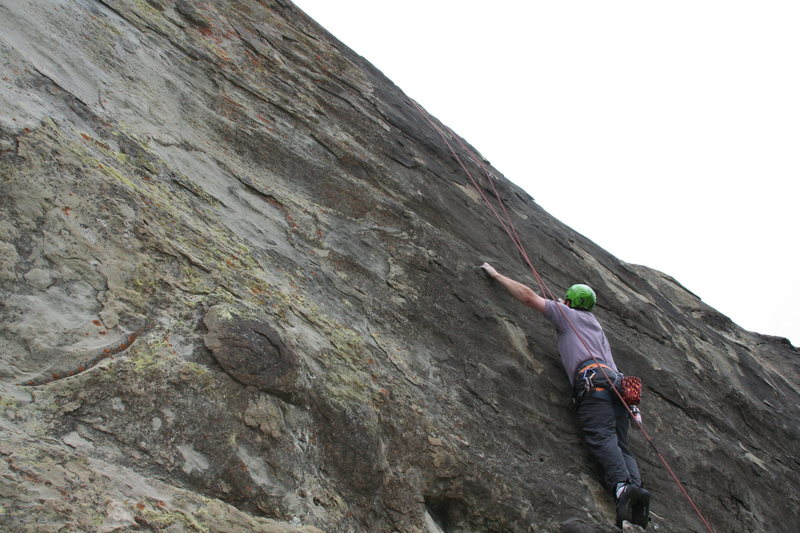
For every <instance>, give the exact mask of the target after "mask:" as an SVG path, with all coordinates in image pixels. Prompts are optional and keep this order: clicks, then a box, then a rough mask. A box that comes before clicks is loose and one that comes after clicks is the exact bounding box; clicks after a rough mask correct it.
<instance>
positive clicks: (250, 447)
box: [0, 0, 800, 533]
mask: <svg viewBox="0 0 800 533" xmlns="http://www.w3.org/2000/svg"><path fill="white" fill-rule="evenodd" d="M0 70H1V71H2V76H0V291H1V294H2V298H0V359H1V360H2V362H1V364H0V436H2V438H1V439H0V456H1V457H0V458H2V461H0V469H2V475H0V529H3V530H12V531H16V530H23V531H24V530H28V531H58V530H70V531H128V530H130V531H162V530H164V531H232V530H251V531H275V532H282V531H298V532H299V531H306V532H310V531H316V530H317V529H315V528H318V529H319V530H323V531H329V532H347V531H352V532H360V531H375V532H383V531H398V532H417V533H419V532H425V533H438V532H440V531H441V532H445V533H455V532H459V533H463V532H479V531H480V532H483V531H495V532H500V531H554V532H555V531H562V532H566V531H582V532H597V531H614V530H616V528H615V527H614V525H613V520H614V516H613V506H612V504H611V501H610V498H609V496H608V495H607V494H605V493H604V491H603V489H602V488H601V487H600V485H599V482H598V479H599V472H598V470H597V467H596V465H594V464H593V463H592V462H591V461H590V459H589V457H588V454H587V452H586V450H585V448H584V446H583V445H582V443H581V440H580V437H579V436H578V434H577V429H576V424H575V420H574V417H573V413H572V412H571V410H570V406H569V398H568V385H567V381H566V379H565V376H564V375H563V371H562V370H561V368H560V363H559V361H558V356H557V353H556V348H555V342H554V334H553V332H552V329H551V327H550V325H549V324H548V323H547V322H546V321H545V320H544V319H543V318H542V317H540V316H538V315H535V314H534V313H532V312H530V311H529V310H526V309H525V308H523V307H522V306H521V305H519V304H517V303H515V302H513V301H511V300H510V299H509V298H508V296H507V295H506V294H504V293H503V291H502V290H501V289H499V288H498V287H497V286H496V285H494V284H492V283H490V282H489V281H488V280H487V279H486V278H485V277H483V276H482V275H480V274H479V272H478V271H477V270H476V268H475V267H476V266H477V265H478V264H480V263H481V262H482V261H484V260H491V261H492V262H493V263H494V264H495V265H497V266H498V268H500V269H501V270H502V271H504V272H506V273H509V274H510V275H513V276H515V277H517V278H519V279H524V280H528V281H530V276H527V275H526V272H525V269H524V267H523V265H522V263H521V262H520V261H519V259H518V254H517V253H516V251H515V249H514V246H513V245H512V244H511V242H510V241H509V240H508V239H507V238H505V237H504V235H503V233H502V231H501V228H500V227H499V224H498V223H496V222H494V221H493V219H492V218H491V215H490V213H489V211H488V210H487V208H486V207H485V205H484V204H483V203H482V200H481V196H480V194H478V193H477V191H475V190H474V188H473V186H472V184H471V183H470V181H469V179H468V178H467V176H466V175H465V173H464V171H463V170H462V169H461V167H460V166H459V165H458V163H457V162H456V161H454V159H453V158H452V156H451V155H450V152H449V149H448V146H447V144H446V143H445V141H444V140H443V139H442V138H441V137H440V136H439V134H438V133H437V132H436V130H435V129H434V128H433V127H432V126H431V124H430V123H429V122H428V119H427V118H426V117H425V116H423V115H422V111H421V110H419V109H418V108H417V107H416V106H415V105H414V103H413V102H412V101H411V100H410V99H409V98H408V97H407V96H405V95H404V94H403V93H402V92H400V91H399V90H398V88H397V87H395V86H394V85H393V84H392V83H391V82H390V81H389V80H387V79H386V78H384V77H383V76H382V75H381V74H380V73H379V72H378V71H377V70H376V69H375V68H374V67H372V66H371V65H369V64H368V63H366V62H365V61H364V60H363V59H362V58H360V57H359V56H358V55H356V54H354V53H353V52H352V51H350V50H348V49H347V48H345V47H344V46H342V44H341V43H339V42H338V41H336V40H335V39H334V38H333V37H332V36H330V35H329V34H328V33H327V32H325V31H324V30H323V29H322V28H320V27H319V26H317V25H316V24H315V23H314V22H313V21H311V20H309V19H308V18H307V17H306V16H305V15H304V14H303V13H302V12H300V11H299V10H298V9H297V8H295V7H294V6H293V5H292V4H291V3H289V2H288V1H256V0H235V1H226V2H219V1H206V2H188V1H172V0H127V1H123V0H104V1H99V0H63V1H59V2H48V3H44V2H36V1H34V0H14V1H11V0H0ZM431 120H433V121H434V123H435V119H431ZM447 135H448V136H449V142H450V143H451V144H452V145H453V146H455V147H456V150H457V152H458V153H459V156H460V157H461V158H462V159H463V161H464V162H465V163H466V165H467V167H468V168H469V169H470V171H471V172H472V173H473V174H474V175H475V176H476V177H477V178H478V179H479V180H480V183H481V187H483V188H484V192H488V191H490V190H491V188H490V187H488V185H487V182H486V179H485V177H484V176H483V174H482V172H481V171H480V169H479V168H478V165H477V163H476V162H479V161H481V159H480V156H479V155H478V154H476V153H475V152H474V150H473V149H471V148H469V147H468V146H466V145H462V144H461V142H460V141H459V140H458V138H457V137H456V136H455V135H454V134H451V133H447ZM493 172H494V171H493ZM495 174H497V173H496V172H495ZM496 183H497V187H498V194H499V196H500V197H501V198H502V199H503V200H504V202H505V205H506V206H507V208H508V210H509V213H510V214H511V216H512V217H513V219H514V224H515V226H516V227H517V229H518V230H519V232H520V233H521V235H522V238H523V241H524V242H525V244H526V246H527V248H528V251H529V253H530V254H531V257H532V259H533V261H534V262H535V264H536V266H537V268H538V269H539V270H540V272H541V273H542V274H543V276H544V277H545V280H546V281H547V283H548V285H549V286H550V287H552V288H553V289H554V290H556V291H558V292H561V291H562V290H563V289H564V288H565V287H567V286H568V285H569V284H570V283H572V282H574V281H583V282H586V283H589V284H590V285H592V286H593V287H594V288H595V289H596V290H597V292H598V295H599V298H600V302H599V305H598V309H597V316H598V318H599V319H600V321H601V322H602V323H603V325H604V326H605V327H606V330H607V333H608V337H609V339H610V341H611V344H612V347H613V349H614V351H615V356H616V358H617V361H618V362H619V364H620V366H621V367H622V369H623V370H624V371H625V372H626V373H628V374H632V375H638V376H640V377H642V378H643V380H644V382H645V386H646V388H645V400H644V402H645V403H644V406H643V409H644V414H645V423H646V425H647V428H648V429H649V431H650V432H651V434H653V436H654V438H655V440H656V442H657V444H658V446H659V449H661V451H662V452H663V453H664V454H665V455H666V456H667V457H668V459H669V460H670V462H671V463H672V465H673V466H674V468H675V469H676V471H677V472H678V474H679V475H680V476H681V478H682V479H683V482H684V484H685V486H686V488H687V489H688V491H689V492H690V493H691V494H692V495H693V497H694V498H695V499H696V501H697V503H698V505H699V506H700V508H701V509H702V510H703V511H704V513H705V514H706V516H707V517H708V519H709V521H710V522H711V524H712V525H713V526H714V528H715V530H716V531H746V532H762V531H769V532H779V531H787V532H788V531H794V524H795V523H796V522H797V521H798V519H799V518H800V516H798V511H797V510H798V509H800V501H798V494H800V481H798V480H800V475H798V470H800V459H799V458H798V453H797V442H798V437H799V436H800V435H798V433H800V409H799V408H800V394H799V392H800V379H798V374H799V373H798V363H799V361H800V360H799V359H798V355H799V354H798V349H797V348H796V347H793V346H791V345H790V344H789V343H788V342H787V341H786V340H785V339H780V338H774V337H766V336H762V335H758V334H756V333H752V332H747V331H744V330H742V329H741V328H739V327H737V326H736V325H735V324H733V323H731V321H730V320H728V319H727V318H726V317H725V316H722V315H720V314H719V313H718V312H716V311H715V310H714V309H711V308H709V307H708V306H707V305H705V304H704V303H703V302H702V301H701V300H700V298H699V297H698V296H697V295H694V294H692V293H690V292H688V291H686V290H685V289H684V288H683V287H682V286H681V285H680V284H679V283H678V282H677V281H676V280H674V279H672V278H670V277H669V276H667V275H665V274H662V273H660V272H656V271H653V270H651V269H648V268H645V267H640V266H636V265H630V264H626V263H623V262H621V261H619V260H618V259H616V258H614V257H613V256H611V255H609V254H608V253H606V252H605V251H603V250H601V249H599V248H598V247H597V246H595V245H594V244H593V243H592V242H590V241H588V240H586V239H585V238H584V237H582V236H581V235H579V234H576V233H575V232H573V231H572V230H570V229H569V228H567V227H565V226H564V225H563V224H561V223H560V222H558V221H557V220H554V219H553V218H552V217H550V216H549V215H548V214H547V213H546V212H544V211H543V210H542V209H541V208H540V207H539V206H538V205H537V204H536V203H535V202H534V200H533V199H532V198H530V197H529V196H528V195H527V194H526V193H524V192H523V191H521V190H520V189H518V188H517V187H516V186H514V185H513V184H511V183H510V182H509V181H507V180H505V179H504V178H502V177H501V176H500V177H499V178H498V180H497V182H496ZM531 283H532V281H531ZM633 441H634V442H633V446H634V448H635V451H636V452H637V454H638V455H639V457H640V462H641V466H642V470H643V473H644V477H645V479H646V481H647V483H648V487H649V489H650V490H651V492H652V493H653V504H652V510H653V525H652V529H653V530H656V527H657V528H658V529H657V530H658V531H675V532H685V531H702V530H703V527H702V525H700V523H699V522H698V520H697V518H696V517H695V516H694V514H693V513H692V511H691V509H690V508H689V506H688V505H687V504H686V503H685V502H684V500H683V499H682V497H681V495H680V494H679V492H678V490H677V488H676V487H675V486H674V485H673V483H672V481H671V480H670V479H669V477H668V476H667V474H666V473H665V472H664V470H663V469H662V467H661V465H660V463H659V460H658V458H657V457H656V455H655V453H654V452H653V451H652V450H650V449H649V448H648V446H647V444H646V443H645V442H644V440H643V439H642V438H641V436H639V435H634V436H633Z"/></svg>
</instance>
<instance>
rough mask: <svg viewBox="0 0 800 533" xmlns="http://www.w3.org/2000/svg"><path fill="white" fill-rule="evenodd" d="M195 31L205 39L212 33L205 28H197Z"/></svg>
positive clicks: (209, 29)
mask: <svg viewBox="0 0 800 533" xmlns="http://www.w3.org/2000/svg"><path fill="white" fill-rule="evenodd" d="M197 31H199V32H200V33H202V34H203V35H205V36H206V37H209V36H211V34H212V33H214V32H213V31H211V28H206V27H202V28H198V29H197Z"/></svg>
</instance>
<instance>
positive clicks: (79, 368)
mask: <svg viewBox="0 0 800 533" xmlns="http://www.w3.org/2000/svg"><path fill="white" fill-rule="evenodd" d="M85 370H86V367H85V366H79V367H78V372H84V371H85Z"/></svg>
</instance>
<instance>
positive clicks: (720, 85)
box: [295, 0, 800, 345]
mask: <svg viewBox="0 0 800 533" xmlns="http://www.w3.org/2000/svg"><path fill="white" fill-rule="evenodd" d="M295 3H296V4H297V5H298V6H299V7H300V8H301V9H303V10H304V11H305V12H306V13H308V14H309V15H310V16H311V17H312V18H313V19H315V20H316V21H317V22H319V23H320V24H322V25H323V26H324V27H325V28H326V29H328V31H330V32H331V33H333V34H334V35H335V36H336V37H338V38H339V39H340V40H341V41H343V42H344V43H345V44H347V45H348V46H349V47H350V48H352V49H354V50H355V51H356V52H357V53H359V54H360V55H362V56H364V57H365V58H366V59H368V60H369V61H370V62H371V63H373V64H374V65H375V66H377V67H378V68H379V69H380V70H382V71H383V72H384V74H386V75H387V76H388V77H389V78H390V79H391V80H392V81H394V82H395V83H396V84H397V85H398V86H399V87H400V88H401V89H402V90H403V91H404V92H405V93H406V94H408V95H409V96H410V97H411V98H413V99H414V100H416V101H417V102H419V103H420V104H421V105H422V106H423V107H425V108H426V109H427V110H428V111H429V112H431V113H432V114H433V115H434V116H436V117H437V118H438V119H440V120H441V121H442V122H444V123H445V124H447V125H448V126H449V127H450V128H452V129H453V130H454V131H456V132H457V133H458V134H459V135H461V136H462V137H464V138H465V139H467V141H469V142H470V143H471V144H472V145H473V146H475V148H476V149H477V150H479V151H480V152H481V154H482V155H483V156H484V157H486V158H487V159H488V160H489V161H491V163H492V164H493V166H494V167H495V168H497V169H498V170H499V171H500V172H502V173H503V174H504V175H505V176H506V178H508V179H510V180H511V181H513V182H514V183H516V184H518V185H519V186H521V187H523V188H524V189H525V190H526V191H528V193H529V194H530V195H531V196H533V198H534V199H535V200H536V202H537V203H539V205H541V206H542V207H544V208H545V209H546V210H548V211H549V212H550V213H551V214H553V215H554V216H555V217H557V218H558V219H560V220H561V221H563V222H564V223H566V224H567V225H569V226H571V227H572V228H573V229H575V230H576V231H578V232H580V233H582V234H584V235H585V236H587V237H588V238H590V239H592V240H593V241H595V242H596V243H597V244H598V245H600V246H601V247H603V248H605V249H606V250H608V251H609V252H611V253H612V254H614V255H616V256H617V257H619V258H620V259H622V260H624V261H627V262H630V263H637V264H643V265H647V266H650V267H653V268H656V269H658V270H661V271H663V272H665V273H667V274H669V275H671V276H673V277H675V278H676V279H677V280H678V281H679V282H681V283H682V284H683V285H684V286H686V287H687V288H688V289H690V290H691V291H693V292H694V293H696V294H697V295H698V296H700V297H701V298H702V299H703V300H704V301H705V302H706V303H708V304H709V305H711V306H712V307H715V308H716V309H717V310H719V311H720V312H722V313H724V314H726V315H728V316H729V317H730V318H731V319H733V320H734V321H735V322H736V323H737V324H739V325H740V326H742V327H744V328H746V329H749V330H752V331H758V332H760V333H765V334H770V335H780V336H784V337H788V338H789V339H790V340H791V341H792V342H793V343H794V344H795V345H798V344H800V280H799V279H798V271H799V270H800V269H799V268H798V264H800V222H799V221H798V203H799V200H798V196H797V192H798V187H799V186H798V178H800V96H799V95H800V30H798V28H800V2H797V1H771V0H762V1H759V2H754V1H747V2H744V1H737V0H728V1H724V2H723V1H703V0H692V1H684V0H672V1H670V2H644V1H641V0H637V1H634V0H630V1H607V2H597V1H584V0H581V1H558V2H554V1H547V2H545V1H527V2H520V1H513V0H494V1H493V2H486V1H485V0H481V1H473V0H460V1H456V0H438V1H437V0H405V1H403V2H380V1H376V0H371V1H369V0H338V1H335V2H333V1H331V0H296V1H295ZM554 289H555V288H554Z"/></svg>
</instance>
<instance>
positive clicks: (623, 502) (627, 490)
mask: <svg viewBox="0 0 800 533" xmlns="http://www.w3.org/2000/svg"><path fill="white" fill-rule="evenodd" d="M636 496H637V489H636V487H634V486H633V485H631V484H630V483H626V484H625V485H623V486H621V487H620V488H618V489H617V490H616V500H617V527H622V522H624V521H625V520H627V521H628V522H632V521H633V504H634V501H635V500H636Z"/></svg>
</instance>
